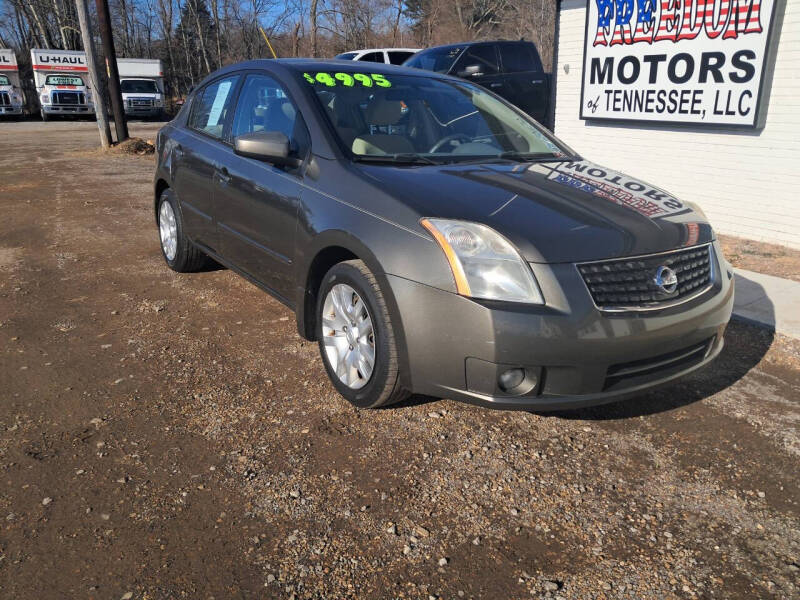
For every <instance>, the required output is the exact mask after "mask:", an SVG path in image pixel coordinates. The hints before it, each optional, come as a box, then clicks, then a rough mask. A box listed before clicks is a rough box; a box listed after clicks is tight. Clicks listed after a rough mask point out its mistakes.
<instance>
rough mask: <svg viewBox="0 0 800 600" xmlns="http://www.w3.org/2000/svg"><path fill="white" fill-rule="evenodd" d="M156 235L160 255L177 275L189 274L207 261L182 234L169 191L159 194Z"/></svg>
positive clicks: (178, 213) (176, 206)
mask: <svg viewBox="0 0 800 600" xmlns="http://www.w3.org/2000/svg"><path fill="white" fill-rule="evenodd" d="M158 234H159V239H160V241H161V254H162V256H163V257H164V260H165V261H166V263H167V265H168V266H169V268H170V269H172V270H173V271H177V272H178V273H189V272H192V271H197V270H198V269H200V268H202V267H203V266H204V265H205V264H206V261H207V260H208V259H207V257H206V255H205V254H203V253H202V252H201V251H200V250H199V249H198V248H197V247H196V246H195V245H194V244H192V242H191V241H190V240H189V238H187V237H186V235H185V234H184V233H183V222H182V221H181V218H180V211H179V210H178V203H177V202H176V201H175V194H174V193H173V192H172V190H170V189H166V190H164V191H163V192H162V193H161V198H160V199H159V204H158Z"/></svg>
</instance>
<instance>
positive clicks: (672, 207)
mask: <svg viewBox="0 0 800 600" xmlns="http://www.w3.org/2000/svg"><path fill="white" fill-rule="evenodd" d="M157 156H158V166H157V169H156V174H155V194H154V212H155V217H156V221H157V224H158V227H159V233H160V241H161V249H162V252H163V255H164V259H165V261H166V262H167V264H168V265H169V267H170V268H172V269H173V270H175V271H179V272H187V271H194V270H198V269H201V268H202V267H203V265H204V264H205V263H206V261H207V260H208V259H209V258H211V259H213V260H215V261H217V262H219V263H221V264H223V265H225V266H227V267H229V268H230V269H232V270H234V271H236V272H237V273H239V274H241V275H242V276H243V277H245V278H247V279H248V280H250V281H251V282H253V283H254V284H256V285H257V286H259V287H261V288H262V289H264V290H265V291H267V292H268V293H269V294H271V295H273V296H274V297H275V298H277V299H279V300H280V301H282V302H284V303H285V304H286V305H287V306H289V307H290V308H291V309H292V310H293V311H294V312H295V314H296V315H297V328H298V332H299V334H300V335H301V336H303V337H304V338H306V339H308V340H316V341H318V343H319V347H320V351H321V355H322V361H323V364H324V366H325V369H326V370H327V372H328V375H329V376H330V379H331V381H332V382H333V385H334V386H335V387H336V389H337V390H338V391H339V393H341V395H342V396H344V397H345V398H346V399H347V400H349V401H350V402H352V403H353V404H355V405H356V406H359V407H377V406H382V405H386V404H389V403H392V402H397V401H398V400H401V399H403V398H405V397H406V396H407V395H408V394H411V393H418V394H425V395H430V396H438V397H443V396H444V397H449V398H454V399H459V400H466V401H469V402H476V403H481V404H484V405H488V406H496V407H504V408H527V409H537V410H539V409H542V410H544V409H562V408H568V407H577V406H585V405H589V404H599V403H603V402H608V401H611V400H614V399H617V398H621V397H623V396H628V395H631V394H637V393H641V392H643V391H645V390H647V389H650V388H653V387H655V386H660V385H662V384H665V383H666V382H668V381H670V380H673V379H675V378H677V377H680V376H682V375H684V374H686V373H689V372H690V371H693V370H695V369H698V368H700V367H702V366H703V365H706V364H707V363H709V362H710V361H711V360H712V359H713V358H714V357H716V356H717V355H718V354H719V352H720V350H721V349H722V346H723V333H724V331H725V327H726V325H727V322H728V319H729V318H730V314H731V308H732V301H733V280H732V278H733V274H732V270H731V267H730V265H729V264H728V263H727V262H726V261H725V259H724V257H723V255H722V252H721V251H720V246H719V244H718V242H717V241H716V238H715V235H714V231H713V230H712V228H711V226H710V225H709V223H708V221H707V219H706V217H705V216H704V214H703V213H702V211H700V210H699V209H698V207H697V206H694V205H692V204H691V203H688V202H685V201H681V200H679V199H677V198H675V197H673V196H672V195H670V194H669V193H668V192H665V191H664V190H662V189H659V188H656V187H654V186H652V185H649V184H647V183H645V182H643V181H640V180H638V179H635V178H633V177H630V176H628V175H625V174H623V173H620V172H616V171H613V170H611V169H608V168H605V167H602V166H599V165H596V164H594V163H592V162H589V161H587V160H585V159H583V158H582V157H581V156H579V155H578V154H576V152H575V151H573V150H571V149H570V148H568V147H567V146H566V145H565V144H564V143H563V142H561V141H559V140H558V139H556V138H555V137H553V136H552V135H551V134H550V133H548V132H547V131H546V130H544V129H543V128H542V127H541V126H540V125H539V124H538V123H536V122H535V121H533V120H532V119H531V118H530V117H528V116H527V115H525V114H524V113H522V112H521V111H519V110H518V109H516V108H514V107H513V106H512V105H510V104H508V103H507V102H506V101H504V100H502V99H501V98H499V97H498V96H496V95H494V94H492V93H491V92H489V91H487V90H485V89H483V88H481V87H478V86H476V85H473V84H471V83H468V82H465V81H462V80H459V79H455V78H452V77H448V76H444V75H437V74H433V73H428V72H422V71H419V70H412V69H405V68H402V67H392V66H388V65H387V66H380V65H377V64H364V63H355V64H354V63H352V62H345V61H328V62H323V61H310V60H269V61H263V60H262V61H251V62H245V63H240V64H236V65H232V66H229V67H226V68H224V69H221V70H219V71H216V72H215V73H212V74H211V75H210V76H209V77H208V78H206V80H205V81H203V82H202V84H201V85H199V86H198V87H197V89H196V90H195V91H194V92H193V93H192V94H191V95H190V96H189V98H188V99H187V102H186V104H185V105H184V107H183V108H182V110H181V112H180V113H179V114H178V116H177V117H176V118H175V119H174V120H173V121H172V122H171V123H169V124H168V125H166V126H165V127H164V128H163V129H162V130H161V131H160V132H159V135H158V138H157Z"/></svg>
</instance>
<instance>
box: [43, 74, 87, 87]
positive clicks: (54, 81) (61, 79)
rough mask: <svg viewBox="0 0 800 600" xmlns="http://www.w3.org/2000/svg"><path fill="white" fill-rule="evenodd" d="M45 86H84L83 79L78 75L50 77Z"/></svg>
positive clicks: (45, 81) (47, 78) (46, 79)
mask: <svg viewBox="0 0 800 600" xmlns="http://www.w3.org/2000/svg"><path fill="white" fill-rule="evenodd" d="M44 84H45V85H83V79H81V78H80V77H78V76H77V75H48V76H47V77H46V78H45V80H44Z"/></svg>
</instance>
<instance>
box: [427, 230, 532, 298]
mask: <svg viewBox="0 0 800 600" xmlns="http://www.w3.org/2000/svg"><path fill="white" fill-rule="evenodd" d="M420 224H421V225H422V226H423V227H424V228H425V229H427V230H428V231H429V232H430V233H431V235H432V236H433V237H434V239H435V240H436V241H437V242H438V243H439V246H441V248H442V251H443V252H444V254H445V256H446V257H447V262H448V263H450V269H451V270H452V272H453V277H454V278H455V280H456V289H457V290H458V293H459V294H461V295H462V296H470V297H472V298H484V299H488V300H505V301H508V302H527V303H530V304H544V298H543V296H542V292H541V290H540V289H539V284H538V283H537V282H536V278H535V277H534V276H533V273H532V272H531V268H530V267H529V266H528V263H526V262H525V261H524V260H523V259H522V257H521V256H520V255H519V252H517V250H516V248H514V246H513V245H511V243H510V242H509V241H508V240H507V239H506V238H504V237H503V236H502V235H500V234H499V233H497V232H496V231H495V230H494V229H491V228H490V227H487V226H486V225H481V224H480V223H472V222H469V221H451V220H448V219H422V220H421V221H420Z"/></svg>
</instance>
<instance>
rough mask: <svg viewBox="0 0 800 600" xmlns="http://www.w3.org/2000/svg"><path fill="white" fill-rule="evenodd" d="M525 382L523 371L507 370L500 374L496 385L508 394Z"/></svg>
mask: <svg viewBox="0 0 800 600" xmlns="http://www.w3.org/2000/svg"><path fill="white" fill-rule="evenodd" d="M523 381H525V369H519V368H517V369H508V370H507V371H503V372H502V373H500V377H498V378H497V385H498V386H500V389H501V390H503V391H504V392H510V391H512V390H514V389H515V388H517V387H519V386H520V385H521V384H522V382H523Z"/></svg>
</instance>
